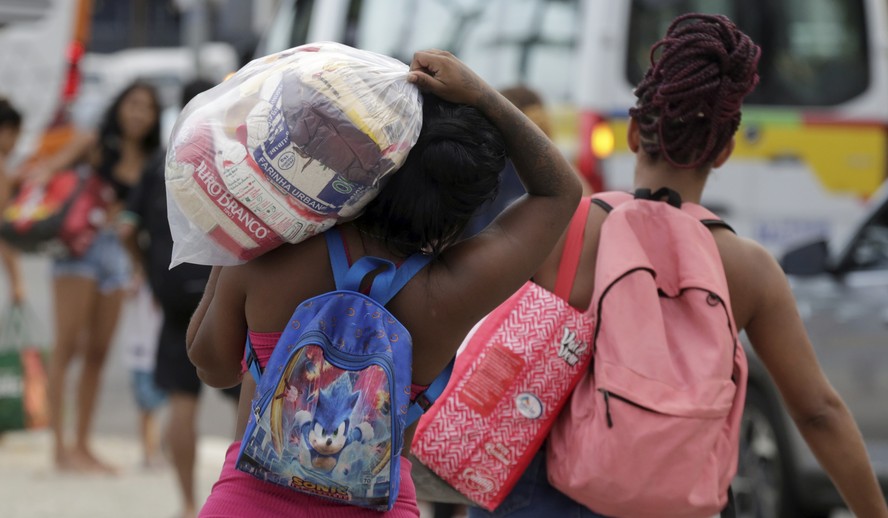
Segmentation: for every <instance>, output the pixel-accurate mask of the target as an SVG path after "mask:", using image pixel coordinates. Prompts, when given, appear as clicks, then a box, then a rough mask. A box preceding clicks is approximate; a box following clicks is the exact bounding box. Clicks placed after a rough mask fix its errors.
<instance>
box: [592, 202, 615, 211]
mask: <svg viewBox="0 0 888 518" xmlns="http://www.w3.org/2000/svg"><path fill="white" fill-rule="evenodd" d="M592 203H594V204H595V205H598V206H599V207H601V208H602V209H604V212H607V213H608V214H610V211H612V210H614V207H613V205H611V204H610V203H608V202H606V201H604V200H602V199H599V198H592Z"/></svg>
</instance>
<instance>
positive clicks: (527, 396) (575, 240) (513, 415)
mask: <svg viewBox="0 0 888 518" xmlns="http://www.w3.org/2000/svg"><path fill="white" fill-rule="evenodd" d="M589 206H590V199H589V198H584V199H583V200H582V202H581V203H580V207H579V208H578V209H577V212H576V214H574V217H573V220H572V221H571V224H570V227H569V229H568V234H567V240H566V242H565V246H564V252H563V254H562V258H561V263H560V265H559V271H558V278H557V281H556V289H555V293H552V292H550V291H548V290H546V289H544V288H542V287H540V286H539V285H537V284H535V283H533V282H527V283H526V284H525V285H524V286H523V287H522V288H521V289H520V290H518V292H516V293H515V294H514V295H513V296H512V297H511V298H509V299H508V300H507V301H505V302H504V303H503V304H501V305H500V306H499V307H497V308H496V309H495V310H494V311H493V312H491V313H490V314H489V315H488V316H487V317H485V318H484V320H483V321H482V322H481V323H480V324H479V325H478V326H476V328H475V329H474V330H473V333H472V334H470V335H469V337H467V338H466V342H465V343H464V344H463V347H462V349H461V352H460V354H459V355H458V356H457V358H456V363H455V365H454V369H453V374H452V376H451V378H450V383H449V384H448V385H447V388H446V389H445V390H444V392H443V394H441V397H440V398H439V399H438V400H437V402H436V403H435V404H434V405H433V406H432V407H431V408H430V409H429V410H428V411H427V412H426V414H425V415H424V416H423V417H422V419H420V421H419V425H418V427H417V431H416V435H415V436H414V439H413V446H412V454H413V456H414V457H415V458H416V459H417V460H418V461H419V462H420V463H421V464H422V465H423V466H424V467H425V468H428V469H429V470H431V471H432V472H434V474H435V475H437V476H438V477H440V478H441V479H443V481H444V482H446V483H447V484H449V485H450V486H452V487H453V488H454V489H456V490H457V491H459V493H461V494H462V495H465V496H466V497H467V498H468V499H469V500H471V501H472V502H474V503H475V504H476V505H478V506H480V507H483V508H485V509H488V510H493V509H495V508H496V507H497V506H498V505H499V504H500V503H501V502H502V501H503V499H504V498H505V497H506V496H507V495H508V494H509V492H510V491H511V490H512V488H513V487H514V486H515V484H516V483H517V481H518V479H519V478H520V477H521V474H522V473H523V472H524V470H525V469H526V468H527V466H528V465H529V463H530V461H531V459H533V457H534V455H535V454H536V453H537V451H538V450H539V448H540V446H541V445H542V443H543V441H544V440H545V438H546V436H547V435H548V433H549V429H550V428H551V426H552V423H553V422H554V420H555V418H556V417H557V416H558V413H559V412H560V410H561V408H562V406H563V405H564V404H565V402H566V401H567V399H568V396H569V395H570V393H571V391H572V390H573V387H574V385H575V384H576V383H577V382H578V381H579V379H580V378H581V377H582V375H583V373H584V372H585V371H586V368H587V366H588V361H589V358H590V356H591V351H590V350H589V344H590V343H592V332H593V315H592V314H591V313H589V312H582V311H578V310H577V309H575V308H573V307H571V306H570V305H569V304H568V302H567V300H568V299H569V297H570V291H571V288H572V287H573V280H574V277H575V276H576V272H577V267H578V265H579V258H580V252H581V251H582V247H583V233H584V231H585V226H586V220H587V215H588V212H589ZM417 480H420V479H417ZM417 485H418V486H419V485H420V484H419V483H418V484H417ZM417 489H418V491H420V492H421V491H422V488H420V487H418V488H417Z"/></svg>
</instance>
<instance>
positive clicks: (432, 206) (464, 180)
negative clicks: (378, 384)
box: [186, 51, 580, 517]
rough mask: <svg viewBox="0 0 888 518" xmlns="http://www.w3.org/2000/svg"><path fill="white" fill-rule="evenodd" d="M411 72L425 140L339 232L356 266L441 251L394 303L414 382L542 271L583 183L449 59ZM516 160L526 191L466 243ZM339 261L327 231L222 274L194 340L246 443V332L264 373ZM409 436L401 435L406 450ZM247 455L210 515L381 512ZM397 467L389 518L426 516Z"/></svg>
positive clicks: (206, 376) (419, 60) (421, 56)
mask: <svg viewBox="0 0 888 518" xmlns="http://www.w3.org/2000/svg"><path fill="white" fill-rule="evenodd" d="M410 69H411V71H410V73H409V76H408V80H409V81H411V82H413V83H414V84H416V85H417V86H418V87H419V88H420V89H421V90H422V91H423V92H425V93H424V97H423V120H422V130H421V132H420V136H419V140H418V141H417V143H416V145H415V146H414V147H413V148H412V149H411V151H410V154H409V155H408V157H407V160H406V162H405V164H404V165H403V166H402V167H401V168H400V169H399V170H398V171H397V172H396V173H395V174H394V175H393V176H392V178H391V180H390V181H389V183H387V184H386V186H385V188H384V189H382V190H381V191H380V193H379V195H378V196H377V197H376V198H375V199H374V200H373V201H372V202H371V203H370V204H369V205H368V206H367V208H366V210H365V211H364V213H363V215H362V216H361V217H360V218H358V219H357V220H355V221H353V222H351V223H346V224H343V225H340V226H338V227H337V228H338V230H339V235H340V237H341V238H342V241H343V244H344V245H345V249H346V250H347V255H348V257H349V258H350V259H351V261H352V262H354V261H357V260H358V259H359V258H361V257H364V256H374V257H379V258H383V259H386V260H389V261H391V262H396V263H397V262H401V261H402V260H404V259H405V258H407V257H410V256H412V255H413V254H428V255H431V256H432V260H431V262H430V263H429V264H428V266H426V267H425V268H423V269H422V270H420V272H419V273H418V274H417V275H416V276H415V277H413V278H412V279H411V280H410V281H409V282H408V283H407V285H406V286H405V287H404V288H403V289H402V290H401V291H399V292H398V294H397V295H396V296H395V297H394V298H393V299H392V300H391V302H389V303H388V304H387V308H388V309H389V310H390V311H391V312H392V314H393V315H394V316H395V317H396V318H397V319H398V320H400V321H401V322H402V323H403V324H404V325H405V327H406V328H407V329H408V331H410V335H411V336H412V339H413V383H414V385H416V386H422V385H426V384H429V383H431V382H432V380H434V379H435V377H436V376H437V375H438V374H439V373H440V372H441V371H442V370H443V369H444V367H445V366H446V365H447V363H448V362H449V361H450V360H451V359H452V358H453V357H454V355H455V354H456V350H457V348H458V347H459V345H460V343H461V342H462V340H463V337H465V336H466V334H467V333H468V332H469V330H470V329H471V327H472V326H473V325H474V324H475V323H476V322H477V321H478V320H480V319H481V318H482V317H483V316H484V315H485V314H487V313H488V312H489V311H491V310H492V309H493V308H495V307H496V306H497V305H498V304H500V303H501V302H503V301H504V300H505V299H506V298H508V297H509V296H510V295H511V294H512V293H514V292H515V291H516V290H517V289H518V288H519V287H520V286H521V285H522V283H524V282H525V281H526V280H527V279H528V278H529V277H530V276H531V275H532V274H533V272H534V271H535V270H536V269H537V268H538V267H539V265H540V263H541V262H542V261H543V259H545V258H546V256H547V255H548V254H549V251H550V250H551V249H552V247H553V246H554V245H555V242H556V241H558V239H559V237H560V235H561V232H562V230H563V229H564V228H565V227H566V226H567V223H568V222H569V221H570V218H571V216H572V214H573V212H574V209H575V208H576V206H577V203H578V202H579V199H580V185H579V182H578V180H577V179H576V176H575V175H574V173H573V171H572V170H571V167H570V165H569V164H568V163H567V162H566V161H565V159H564V157H563V156H562V155H561V153H560V152H559V151H558V148H557V147H555V145H554V144H552V143H551V141H550V140H549V139H548V138H546V136H545V135H544V134H543V133H542V131H540V130H539V129H538V128H537V127H536V125H535V124H534V123H533V122H531V121H530V120H529V119H528V118H527V117H526V116H524V115H523V114H522V113H521V111H519V110H518V109H517V108H515V107H514V106H513V105H512V104H511V103H510V102H509V101H508V100H506V99H505V98H504V97H503V96H502V95H500V94H499V93H498V92H497V91H496V90H494V89H493V88H491V87H490V86H489V85H487V84H486V83H484V82H483V81H482V80H481V79H480V78H479V77H478V76H477V75H475V74H474V73H473V72H472V71H471V70H470V69H469V68H467V67H466V66H465V65H464V64H462V63H461V62H460V61H459V60H457V59H456V58H454V57H453V56H452V55H450V54H449V53H446V52H441V51H425V52H418V53H416V55H415V56H414V58H413V62H412V64H411V66H410ZM507 154H508V156H509V157H510V158H511V159H512V162H513V163H514V164H515V169H516V170H517V171H518V175H519V176H520V177H521V180H522V181H523V182H524V185H525V187H526V189H527V194H526V195H524V196H523V197H521V198H519V199H518V200H517V201H516V202H515V203H513V204H512V205H511V206H510V207H509V209H507V210H506V211H505V212H503V213H502V214H501V215H500V216H499V217H497V218H496V219H495V220H494V221H493V223H491V224H490V225H489V226H488V227H487V228H486V229H485V230H483V231H482V232H480V233H479V234H478V235H476V236H474V237H472V238H469V239H465V240H461V236H462V232H463V230H464V228H465V226H466V224H467V223H468V221H469V219H470V218H471V217H472V214H473V213H474V212H475V210H476V209H477V208H478V207H480V206H481V204H483V203H484V202H485V201H486V200H488V199H490V198H492V197H493V196H494V195H495V194H496V187H497V182H498V175H499V172H500V170H502V168H503V164H504V162H505V158H506V155H507ZM331 235H332V234H331ZM329 257H330V256H329V253H328V250H327V236H326V235H320V236H316V237H314V238H310V239H308V240H306V241H303V242H301V243H299V244H296V245H284V246H281V247H280V248H277V249H275V250H274V251H272V252H269V253H267V254H265V255H263V256H260V257H258V258H256V259H254V260H252V261H250V262H247V263H246V264H243V265H241V266H233V267H222V268H219V267H216V268H214V269H213V270H212V272H211V275H210V279H209V281H208V283H207V288H206V291H205V292H204V297H203V299H202V300H201V303H200V305H199V306H198V308H197V311H196V312H195V314H194V316H193V317H192V319H191V325H190V326H189V328H188V335H187V340H186V343H187V347H188V355H189V358H191V361H192V362H193V363H194V364H195V366H196V367H197V372H198V375H199V376H200V377H201V379H203V381H204V382H206V383H207V384H209V385H211V386H215V387H230V386H233V385H236V384H237V383H240V382H241V381H243V389H242V390H241V400H240V407H239V413H238V420H237V432H236V436H237V437H241V436H243V432H244V428H245V426H246V424H247V418H248V416H249V414H250V400H251V397H252V395H253V393H254V391H255V384H254V382H253V380H252V378H251V377H250V376H244V374H243V370H242V365H241V359H242V358H243V357H244V342H245V338H246V337H247V335H248V334H249V336H250V339H251V342H252V344H253V347H254V348H255V349H254V350H255V351H256V354H257V356H258V361H259V363H260V365H261V366H263V367H264V366H265V363H266V362H267V361H268V358H269V357H270V356H271V353H272V351H273V350H274V347H275V344H276V343H277V340H278V338H279V337H280V334H281V331H282V330H283V329H284V328H285V326H286V325H287V323H288V321H289V319H290V316H291V315H292V313H293V309H294V308H295V307H296V306H298V305H299V304H300V303H302V301H304V300H307V299H309V298H311V297H314V296H316V295H320V294H322V293H325V292H329V291H332V290H333V289H334V280H333V271H332V268H331V265H330V258H329ZM371 275H372V274H371ZM421 390H422V389H420V388H418V387H417V389H416V392H419V391H421ZM413 428H414V427H410V428H408V429H407V431H406V433H405V437H404V444H405V445H409V444H410V442H411V440H412V437H413ZM239 447H240V442H239V441H238V442H235V443H233V444H232V445H231V447H230V448H229V450H228V454H227V455H226V459H225V464H224V466H223V468H222V474H221V477H220V479H219V481H218V482H217V483H216V485H215V486H214V488H213V491H212V493H211V494H210V497H209V499H208V501H207V503H206V504H205V505H204V508H203V509H202V511H201V514H200V516H204V517H223V516H232V517H235V516H251V517H259V516H293V517H296V516H305V517H325V516H335V517H344V516H373V517H378V516H382V515H383V514H382V513H379V512H376V511H371V510H367V509H361V508H358V507H352V506H348V505H344V504H340V503H338V502H330V501H328V500H323V499H320V498H317V497H313V496H310V495H305V494H302V493H297V492H294V491H291V490H289V489H286V488H281V487H279V486H275V485H273V484H268V483H266V482H263V481H261V480H258V479H256V478H253V477H252V476H251V475H248V474H247V473H244V472H242V471H236V470H235V468H234V462H235V460H236V457H237V454H238V450H239ZM406 450H407V448H406V447H405V449H404V451H402V452H401V454H402V455H407V453H408V452H407V451H406ZM400 462H401V481H400V492H399V494H398V499H397V502H396V503H395V505H394V508H393V509H392V510H391V511H390V512H388V513H385V516H389V517H418V516H419V509H418V507H417V504H416V492H415V489H414V486H413V483H412V480H411V479H410V461H408V460H407V458H406V457H402V458H401V460H400Z"/></svg>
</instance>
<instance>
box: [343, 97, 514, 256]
mask: <svg viewBox="0 0 888 518" xmlns="http://www.w3.org/2000/svg"><path fill="white" fill-rule="evenodd" d="M422 114H423V120H422V130H421V131H420V134H419V140H418V141H417V142H416V145H415V146H414V147H413V149H411V150H410V154H409V155H408V156H407V160H406V161H405V163H404V165H403V166H402V167H401V168H400V169H399V170H398V171H397V172H395V173H394V174H393V175H391V178H390V179H389V181H388V183H387V184H386V185H385V188H384V189H382V190H381V191H380V192H379V195H378V196H377V197H376V198H374V199H373V201H371V202H370V203H369V204H368V205H367V207H366V209H365V211H364V213H363V215H362V216H361V217H360V218H359V219H358V220H357V221H355V225H356V226H357V227H358V229H359V230H361V231H362V232H364V233H366V234H369V235H371V236H373V237H376V238H377V239H381V240H383V241H384V242H385V244H386V246H387V247H388V248H389V249H390V250H392V251H393V252H396V253H398V254H402V255H405V256H406V255H410V254H413V253H417V252H425V253H431V254H433V255H437V254H438V253H440V252H441V251H442V250H444V249H445V248H447V247H448V246H450V245H451V244H453V243H454V242H456V241H457V240H459V239H460V236H461V234H462V232H463V229H464V228H465V226H466V224H467V223H468V222H469V220H470V219H471V217H472V215H473V214H474V213H475V211H476V210H477V209H478V208H479V207H480V206H481V205H482V204H483V203H484V202H486V201H488V200H490V199H492V198H494V197H495V196H496V192H497V188H498V186H499V172H500V171H501V170H502V169H503V167H505V156H506V153H505V144H504V142H503V137H502V135H501V134H500V132H499V130H497V129H496V128H495V127H494V126H493V124H491V123H490V121H488V120H487V119H486V118H485V117H484V116H483V115H481V113H480V112H479V111H478V110H476V109H475V108H471V107H469V106H464V105H458V104H453V103H449V102H446V101H442V100H440V99H438V98H437V97H435V96H433V95H430V94H424V95H423V106H422Z"/></svg>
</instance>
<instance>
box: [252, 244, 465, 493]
mask: <svg viewBox="0 0 888 518" xmlns="http://www.w3.org/2000/svg"><path fill="white" fill-rule="evenodd" d="M325 235H326V239H327V248H328V250H329V253H330V262H331V264H332V266H333V274H334V278H335V281H336V290H335V291H331V292H328V293H325V294H322V295H319V296H317V297H313V298H311V299H309V300H306V301H304V302H303V303H302V304H300V305H299V306H298V307H297V308H296V310H295V311H294V312H293V316H292V317H291V318H290V322H289V325H288V326H287V328H286V329H285V330H284V331H283V334H282V335H281V338H280V339H279V341H278V343H277V345H276V346H275V349H274V352H273V353H272V355H271V358H269V361H268V365H266V367H265V369H264V372H262V371H260V368H259V363H258V361H257V358H256V355H255V352H254V351H253V347H252V345H251V344H250V341H249V338H248V339H247V345H246V362H247V365H248V367H249V369H250V372H251V374H252V375H253V377H254V378H255V379H256V393H255V396H254V398H253V403H252V410H253V411H252V415H251V416H250V420H249V423H248V424H247V428H246V431H245V432H244V439H243V442H242V444H241V449H240V453H239V454H238V459H237V464H236V466H237V469H239V470H240V471H243V472H246V473H249V474H251V475H253V476H254V477H256V478H258V479H260V480H265V481H267V482H271V483H274V484H277V485H280V486H284V487H288V488H290V489H293V490H296V491H300V492H303V493H308V494H311V495H316V496H319V497H323V498H327V499H331V500H335V501H338V502H343V503H348V504H352V505H357V506H361V507H366V508H370V509H375V510H381V511H384V510H389V509H391V508H392V506H393V505H394V503H395V500H396V499H397V496H398V487H399V482H400V458H401V457H400V453H401V448H402V446H403V434H404V430H405V429H406V428H407V426H409V425H410V424H412V423H413V422H414V421H416V420H417V419H419V417H420V416H421V415H422V413H423V412H424V411H425V409H427V408H428V407H429V406H430V405H431V403H432V402H433V401H434V399H435V398H436V397H437V396H438V395H440V393H441V392H442V391H443V389H444V386H445V385H446V384H447V380H448V379H449V370H450V367H448V369H445V371H444V372H443V373H442V374H441V375H440V376H439V377H438V378H437V379H436V380H435V382H434V383H433V384H432V386H431V387H430V388H429V389H427V390H426V391H425V392H424V393H423V394H422V395H421V396H420V397H418V398H417V402H411V401H410V385H411V372H412V363H413V354H412V342H411V338H410V334H409V332H408V331H407V329H406V328H405V327H404V326H403V325H402V324H401V323H400V322H398V320H397V319H396V318H395V317H394V316H392V314H391V313H389V312H388V310H387V309H386V308H385V304H386V303H387V302H388V301H389V300H391V299H392V297H394V296H395V294H397V293H398V291H400V289H401V288H403V287H404V286H405V285H406V284H407V282H408V281H409V280H410V279H411V278H413V276H414V275H415V274H416V273H418V272H419V271H420V270H421V269H422V268H423V267H425V266H426V264H428V262H429V260H430V257H429V256H425V255H422V254H415V255H413V256H411V257H409V258H407V259H406V260H405V261H404V262H403V263H402V264H401V265H400V266H399V267H396V266H395V265H394V264H393V263H392V262H391V261H387V260H385V259H381V258H379V257H362V258H361V259H360V260H358V261H357V262H356V263H355V264H354V265H352V266H349V264H348V258H347V256H346V252H345V247H344V244H343V242H342V238H341V236H340V234H339V232H338V231H337V230H336V228H335V227H334V228H332V229H330V230H328V231H327V232H326V233H325ZM376 270H381V273H379V274H378V275H377V276H376V277H375V278H374V280H373V283H372V285H371V287H370V292H369V296H368V295H364V294H362V293H359V292H358V289H359V287H360V285H361V282H362V281H363V279H364V277H366V276H367V274H368V273H370V272H373V271H376ZM451 367H452V363H451Z"/></svg>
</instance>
